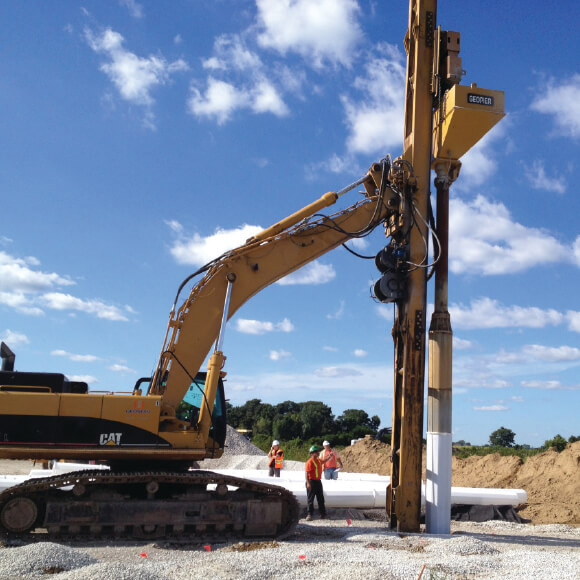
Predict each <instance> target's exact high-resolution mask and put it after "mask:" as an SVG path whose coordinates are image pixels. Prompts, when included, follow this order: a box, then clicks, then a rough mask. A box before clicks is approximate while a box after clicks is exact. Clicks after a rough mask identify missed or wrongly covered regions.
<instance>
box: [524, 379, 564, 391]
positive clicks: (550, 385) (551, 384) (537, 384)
mask: <svg viewBox="0 0 580 580" xmlns="http://www.w3.org/2000/svg"><path fill="white" fill-rule="evenodd" d="M521 385H522V387H527V388H529V389H544V390H548V391H551V390H554V389H563V388H564V387H562V385H561V383H560V381H522V382H521Z"/></svg>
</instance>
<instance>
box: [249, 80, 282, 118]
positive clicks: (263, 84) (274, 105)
mask: <svg viewBox="0 0 580 580" xmlns="http://www.w3.org/2000/svg"><path fill="white" fill-rule="evenodd" d="M252 111H254V113H272V114H273V115H276V116H277V117H284V116H285V115H287V114H288V113H289V111H288V107H287V106H286V103H284V101H283V100H282V97H281V96H280V94H279V93H278V91H277V90H276V88H275V87H274V85H272V83H270V82H269V81H268V80H266V79H262V80H260V81H259V82H258V83H257V84H256V86H255V87H254V91H253V94H252Z"/></svg>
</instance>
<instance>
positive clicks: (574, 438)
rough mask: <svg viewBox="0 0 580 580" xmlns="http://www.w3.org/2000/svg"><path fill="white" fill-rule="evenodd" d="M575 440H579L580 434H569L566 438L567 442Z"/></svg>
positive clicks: (574, 441)
mask: <svg viewBox="0 0 580 580" xmlns="http://www.w3.org/2000/svg"><path fill="white" fill-rule="evenodd" d="M576 441H580V435H570V437H569V438H568V443H576Z"/></svg>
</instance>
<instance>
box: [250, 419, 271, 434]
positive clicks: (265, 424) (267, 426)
mask: <svg viewBox="0 0 580 580" xmlns="http://www.w3.org/2000/svg"><path fill="white" fill-rule="evenodd" d="M252 430H253V432H254V434H255V435H270V433H272V421H271V420H270V419H268V418H267V417H259V418H258V419H257V420H256V421H255V423H254V426H253V428H252Z"/></svg>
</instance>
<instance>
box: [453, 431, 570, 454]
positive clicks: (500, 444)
mask: <svg viewBox="0 0 580 580" xmlns="http://www.w3.org/2000/svg"><path fill="white" fill-rule="evenodd" d="M576 441H580V435H571V436H570V437H569V438H568V439H567V440H566V439H565V438H564V437H562V435H560V434H558V435H556V436H554V437H553V438H552V439H546V441H544V444H543V445H542V446H541V447H538V448H535V449H534V448H532V447H531V446H530V445H527V444H523V445H520V444H517V443H516V434H515V433H514V432H513V431H512V430H511V429H508V428H506V427H500V428H499V429H496V430H495V431H493V432H492V433H491V435H490V436H489V443H488V445H487V446H477V445H471V443H469V442H466V441H464V440H463V439H461V440H459V441H454V442H453V454H454V455H455V456H456V457H459V458H463V457H469V456H470V455H486V454H488V453H496V452H497V453H500V454H501V455H518V456H520V457H522V459H523V458H525V457H530V456H532V455H536V454H538V453H542V452H543V451H546V450H547V449H550V448H554V449H556V451H558V453H559V452H561V451H563V450H564V449H565V448H566V445H568V443H575V442H576Z"/></svg>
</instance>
